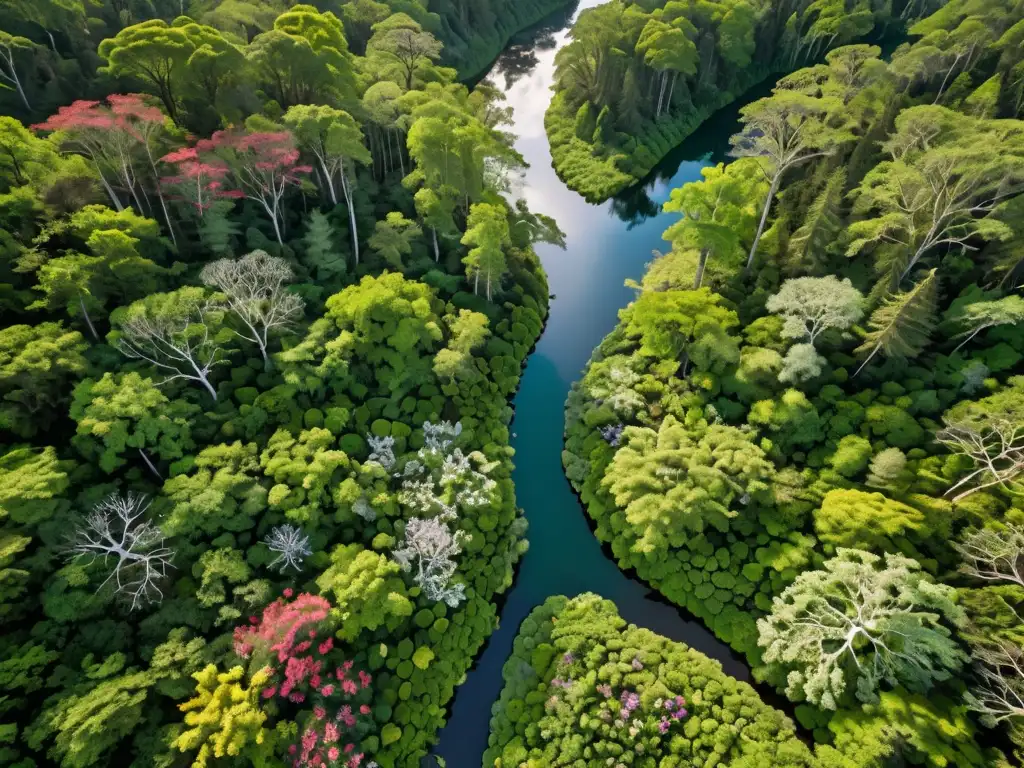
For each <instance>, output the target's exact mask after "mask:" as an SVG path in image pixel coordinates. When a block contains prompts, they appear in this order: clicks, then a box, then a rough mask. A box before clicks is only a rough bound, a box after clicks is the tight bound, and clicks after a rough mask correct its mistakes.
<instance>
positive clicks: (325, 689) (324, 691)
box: [320, 684, 334, 696]
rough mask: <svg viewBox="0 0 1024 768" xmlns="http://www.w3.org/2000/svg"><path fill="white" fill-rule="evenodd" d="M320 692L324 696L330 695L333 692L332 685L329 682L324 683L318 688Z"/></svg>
mask: <svg viewBox="0 0 1024 768" xmlns="http://www.w3.org/2000/svg"><path fill="white" fill-rule="evenodd" d="M320 693H322V694H323V695H324V696H330V695H331V694H332V693H334V686H333V685H330V684H328V685H325V686H324V687H323V688H321V689H320Z"/></svg>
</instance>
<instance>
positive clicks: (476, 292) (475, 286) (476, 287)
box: [473, 268, 480, 296]
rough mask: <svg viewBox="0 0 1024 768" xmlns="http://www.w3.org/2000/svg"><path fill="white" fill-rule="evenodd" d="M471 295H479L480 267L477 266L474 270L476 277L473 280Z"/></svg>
mask: <svg viewBox="0 0 1024 768" xmlns="http://www.w3.org/2000/svg"><path fill="white" fill-rule="evenodd" d="M473 295H474V296H479V295H480V269H479V268H477V270H476V279H475V280H474V281H473Z"/></svg>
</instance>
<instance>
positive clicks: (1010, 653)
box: [966, 640, 1024, 728]
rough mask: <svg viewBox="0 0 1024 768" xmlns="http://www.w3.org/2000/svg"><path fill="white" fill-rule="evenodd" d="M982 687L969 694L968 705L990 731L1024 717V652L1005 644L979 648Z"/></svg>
mask: <svg viewBox="0 0 1024 768" xmlns="http://www.w3.org/2000/svg"><path fill="white" fill-rule="evenodd" d="M974 659H975V661H976V662H977V665H976V667H975V669H976V670H977V673H978V684H977V685H976V686H975V687H974V690H972V691H969V692H968V693H967V696H966V699H967V705H968V706H969V707H970V708H971V709H973V710H974V711H975V712H977V713H978V714H979V715H981V718H980V719H981V722H982V723H983V724H984V725H986V726H988V727H989V728H993V727H995V725H996V724H998V723H1001V722H1002V721H1004V720H1010V719H1012V718H1021V717H1024V648H1021V647H1019V646H1017V645H1015V644H1013V643H1010V642H1007V641H1005V640H997V641H996V642H995V643H993V644H992V645H987V646H982V647H979V648H976V649H975V651H974Z"/></svg>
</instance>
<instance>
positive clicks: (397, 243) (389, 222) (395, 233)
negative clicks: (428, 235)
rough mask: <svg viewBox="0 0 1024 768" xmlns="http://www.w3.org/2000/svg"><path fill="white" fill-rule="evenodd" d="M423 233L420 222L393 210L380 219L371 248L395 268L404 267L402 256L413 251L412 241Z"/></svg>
mask: <svg viewBox="0 0 1024 768" xmlns="http://www.w3.org/2000/svg"><path fill="white" fill-rule="evenodd" d="M422 234H423V230H422V229H420V226H419V224H417V223H416V222H414V221H412V220H410V219H407V218H405V216H403V215H402V214H401V213H400V212H399V211H391V212H390V213H389V214H388V215H387V218H386V219H384V220H383V221H378V222H377V226H376V229H375V230H374V233H373V237H371V238H370V248H372V249H373V251H374V252H375V253H376V254H377V255H378V256H380V257H381V258H382V259H384V261H386V262H387V263H388V264H390V265H391V266H392V267H394V268H395V269H398V270H401V269H403V268H404V266H405V265H404V264H403V263H402V257H403V256H408V255H409V254H411V253H412V241H413V240H414V239H415V238H417V237H419V236H420V235H422Z"/></svg>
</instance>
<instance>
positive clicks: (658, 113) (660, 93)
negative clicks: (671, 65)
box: [654, 71, 668, 120]
mask: <svg viewBox="0 0 1024 768" xmlns="http://www.w3.org/2000/svg"><path fill="white" fill-rule="evenodd" d="M667 74H668V72H667V71H665V72H662V73H661V87H660V88H659V89H658V109H657V111H656V112H655V113H654V118H655V120H657V119H658V118H659V117H661V102H662V101H663V100H664V98H665V80H666V78H665V75H667Z"/></svg>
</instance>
